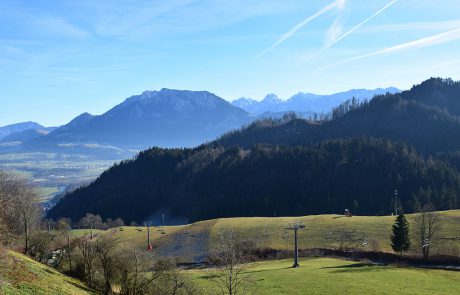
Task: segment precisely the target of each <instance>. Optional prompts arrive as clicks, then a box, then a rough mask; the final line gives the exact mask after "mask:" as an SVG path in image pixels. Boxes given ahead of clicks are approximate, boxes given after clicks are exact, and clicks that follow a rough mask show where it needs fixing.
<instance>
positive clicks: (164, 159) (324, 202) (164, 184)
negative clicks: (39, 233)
mask: <svg viewBox="0 0 460 295" xmlns="http://www.w3.org/2000/svg"><path fill="white" fill-rule="evenodd" d="M395 187H397V188H398V189H399V192H400V202H401V206H402V207H403V209H404V210H405V211H406V212H411V211H412V210H413V207H414V202H415V201H416V202H418V203H420V204H422V205H424V204H433V205H434V206H435V207H436V208H438V209H452V208H457V207H458V206H459V205H460V203H459V198H458V196H459V195H460V180H459V177H458V174H457V172H456V170H455V169H454V168H452V167H451V166H450V165H449V164H447V163H445V162H442V161H438V160H433V159H430V160H425V159H424V158H423V157H422V156H421V155H420V154H418V153H417V152H416V151H415V149H413V148H411V147H409V146H408V145H406V144H404V143H394V142H391V141H389V140H385V139H372V138H370V139H342V140H330V141H326V142H322V143H319V144H314V145H309V146H273V145H257V146H255V147H254V148H252V149H242V148H237V147H233V148H224V147H221V146H217V147H215V146H203V147H199V148H196V149H160V148H153V149H150V150H148V151H144V152H141V153H140V154H139V156H138V157H137V158H136V159H135V160H132V161H125V162H122V163H120V164H117V165H115V166H113V167H112V168H110V169H109V170H107V171H106V172H104V173H103V174H102V175H101V176H100V177H99V179H97V180H96V181H95V182H94V183H93V184H91V185H89V186H88V187H84V188H80V189H77V190H76V191H74V192H72V193H70V194H68V195H67V196H66V197H65V198H64V199H62V200H61V201H60V202H59V203H58V204H57V205H56V206H55V207H54V208H53V209H52V210H51V211H50V212H49V216H50V217H52V218H58V217H62V216H66V217H70V218H72V219H73V220H75V221H76V220H78V219H80V218H81V217H82V216H84V215H85V214H86V213H87V212H90V213H94V214H99V215H101V216H102V218H104V219H106V218H112V219H115V218H117V217H120V218H122V219H123V220H125V221H127V222H128V223H130V222H131V221H137V222H142V221H144V220H146V219H148V218H149V217H150V216H151V215H152V213H155V212H162V211H167V212H170V214H169V215H172V216H177V217H184V218H185V219H188V220H189V221H195V220H203V219H210V218H218V217H231V216H274V215H275V214H276V215H277V216H282V215H307V214H319V213H342V212H343V210H344V209H345V208H353V210H354V212H353V213H354V214H366V215H375V214H377V215H382V214H389V212H391V210H392V208H393V207H392V204H393V203H392V201H393V189H394V188H395Z"/></svg>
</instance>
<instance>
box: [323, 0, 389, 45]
mask: <svg viewBox="0 0 460 295" xmlns="http://www.w3.org/2000/svg"><path fill="white" fill-rule="evenodd" d="M396 2H398V0H393V1H391V2H390V3H388V4H387V5H385V6H384V7H383V8H382V9H380V10H379V11H377V12H376V13H374V14H373V15H371V16H369V17H368V18H366V19H365V20H363V21H362V22H360V23H359V24H357V25H356V26H354V27H353V28H352V29H351V30H349V31H348V32H346V33H345V34H343V35H342V36H340V37H339V38H337V39H335V40H334V41H333V42H331V43H330V44H329V45H328V46H327V47H326V48H325V49H328V48H331V47H332V46H333V45H334V44H336V43H337V42H339V41H340V40H342V39H343V38H345V37H347V36H348V35H350V34H351V33H353V32H354V31H356V30H357V29H359V28H360V27H361V26H362V25H364V24H365V23H367V22H368V21H370V20H371V19H373V18H374V17H376V16H378V15H379V14H381V13H382V12H384V11H385V10H387V9H388V8H390V6H392V5H393V4H395V3H396Z"/></svg>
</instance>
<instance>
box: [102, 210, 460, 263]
mask: <svg viewBox="0 0 460 295" xmlns="http://www.w3.org/2000/svg"><path fill="white" fill-rule="evenodd" d="M439 214H440V216H441V221H442V229H441V231H440V232H439V240H438V241H437V242H436V245H435V247H434V248H433V254H436V253H442V254H449V255H456V256H459V255H460V239H458V240H452V239H446V238H459V237H460V210H451V211H442V212H439ZM407 219H408V221H409V223H410V226H411V234H412V248H411V251H410V252H411V253H419V252H420V248H419V242H418V241H417V238H416V234H415V228H414V226H415V214H409V215H407ZM297 220H301V221H302V222H303V223H304V224H305V226H306V228H305V229H304V230H301V231H300V232H299V247H300V248H303V249H309V248H316V247H323V248H337V247H338V243H337V242H336V241H334V240H332V239H327V233H328V232H330V231H331V230H334V228H337V227H339V226H345V227H346V228H347V229H350V230H354V231H355V236H356V238H357V239H356V241H355V242H354V243H352V244H350V245H349V246H350V247H354V248H359V249H361V250H364V251H376V250H378V251H387V252H392V250H391V246H390V241H389V236H390V233H391V226H392V224H393V223H394V220H395V217H393V216H353V217H344V216H341V215H313V216H305V217H277V218H273V217H270V218H261V217H260V218H259V217H251V218H225V219H216V220H208V221H202V222H197V223H193V224H189V225H184V226H166V227H164V231H161V230H160V229H159V228H158V227H155V228H152V229H151V239H152V244H153V247H154V251H155V252H156V253H157V255H159V256H177V257H181V258H182V259H183V260H185V261H187V262H191V261H200V260H201V259H202V258H203V257H205V256H206V255H207V250H208V249H209V246H210V245H211V244H212V243H213V241H214V240H215V238H216V235H217V233H218V231H219V230H222V229H223V228H227V227H228V228H233V229H234V230H235V231H237V232H238V234H239V235H240V236H241V237H243V238H249V239H252V240H254V241H255V242H256V244H257V246H258V247H262V248H272V249H279V250H287V249H291V248H292V240H293V233H292V232H290V231H286V230H285V229H284V228H285V226H286V225H288V224H289V223H290V222H294V221H297ZM109 232H115V236H117V237H119V238H120V240H121V241H122V243H123V247H126V248H139V249H142V248H144V247H145V246H146V236H147V233H146V228H145V227H129V226H125V227H122V228H119V229H115V230H109ZM363 239H367V240H368V244H367V245H366V246H362V243H361V241H362V240H363Z"/></svg>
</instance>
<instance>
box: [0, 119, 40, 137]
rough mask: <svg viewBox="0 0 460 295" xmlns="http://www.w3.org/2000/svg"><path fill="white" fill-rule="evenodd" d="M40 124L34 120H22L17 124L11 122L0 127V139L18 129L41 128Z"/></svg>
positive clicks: (18, 130)
mask: <svg viewBox="0 0 460 295" xmlns="http://www.w3.org/2000/svg"><path fill="white" fill-rule="evenodd" d="M43 128H45V127H43V126H42V125H40V124H38V123H35V122H23V123H17V124H11V125H7V126H3V127H0V139H2V138H4V137H6V136H8V135H10V134H13V133H16V132H20V131H25V130H28V129H43Z"/></svg>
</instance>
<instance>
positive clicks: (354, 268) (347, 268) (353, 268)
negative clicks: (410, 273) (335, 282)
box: [321, 263, 388, 273]
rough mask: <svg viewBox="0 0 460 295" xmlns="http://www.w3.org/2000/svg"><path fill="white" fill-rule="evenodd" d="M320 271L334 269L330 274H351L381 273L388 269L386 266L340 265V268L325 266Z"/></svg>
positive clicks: (366, 264) (364, 264)
mask: <svg viewBox="0 0 460 295" xmlns="http://www.w3.org/2000/svg"><path fill="white" fill-rule="evenodd" d="M321 269H335V270H334V271H332V273H351V272H376V271H383V270H387V269H388V267H387V266H386V265H375V264H368V263H353V264H348V265H340V266H325V267H321Z"/></svg>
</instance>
